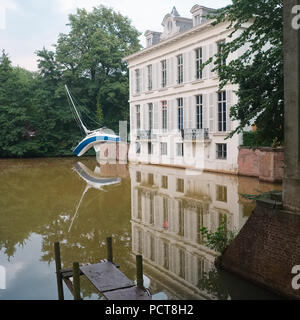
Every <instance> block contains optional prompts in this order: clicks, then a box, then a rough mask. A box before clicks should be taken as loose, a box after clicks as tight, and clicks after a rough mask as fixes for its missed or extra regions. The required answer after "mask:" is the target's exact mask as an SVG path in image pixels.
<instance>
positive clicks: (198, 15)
mask: <svg viewBox="0 0 300 320" xmlns="http://www.w3.org/2000/svg"><path fill="white" fill-rule="evenodd" d="M194 19H195V26H198V25H199V24H200V22H201V16H200V14H197V15H196V16H195V17H194Z"/></svg>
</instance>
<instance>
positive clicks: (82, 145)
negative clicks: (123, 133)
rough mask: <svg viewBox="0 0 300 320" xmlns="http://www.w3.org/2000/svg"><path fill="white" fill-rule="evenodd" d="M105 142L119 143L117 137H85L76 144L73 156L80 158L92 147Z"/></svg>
mask: <svg viewBox="0 0 300 320" xmlns="http://www.w3.org/2000/svg"><path fill="white" fill-rule="evenodd" d="M107 142H119V137H118V136H112V135H106V134H99V135H93V136H87V137H85V138H84V139H83V140H82V141H81V142H79V143H78V145H77V146H76V148H75V149H74V155H75V156H77V157H80V156H82V155H83V154H85V153H86V152H87V151H88V150H89V149H91V148H92V147H95V146H97V145H99V144H102V143H107Z"/></svg>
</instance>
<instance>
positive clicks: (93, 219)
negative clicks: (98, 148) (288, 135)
mask: <svg viewBox="0 0 300 320" xmlns="http://www.w3.org/2000/svg"><path fill="white" fill-rule="evenodd" d="M108 177H109V178H114V179H112V180H107V179H106V180H105V181H106V184H107V185H103V180H101V179H102V178H108ZM0 181H1V184H0V208H1V210H0V265H2V266H4V267H5V268H6V289H5V290H0V299H57V291H56V277H55V264H54V254H53V243H54V242H55V241H59V242H60V243H61V255H62V264H63V268H68V267H71V266H72V263H73V261H79V262H80V263H96V262H98V261H99V260H101V259H103V258H105V257H106V247H105V239H106V237H108V236H111V235H112V237H113V246H114V247H113V249H114V257H115V260H116V262H118V264H120V266H121V268H120V269H121V270H122V271H123V272H124V273H125V274H126V275H127V276H128V277H129V278H130V279H132V280H135V254H137V253H141V254H143V257H144V277H145V284H146V285H148V286H149V287H150V290H151V292H152V293H153V294H155V296H154V298H155V299H272V298H275V299H276V298H277V297H276V296H274V295H272V294H271V293H269V292H267V291H264V290H262V289H260V288H257V287H255V286H253V285H252V284H250V283H248V282H245V281H243V280H241V279H239V278H237V277H235V276H233V275H231V274H228V273H226V272H217V271H216V270H215V268H214V264H213V262H214V259H215V257H216V254H215V253H214V252H213V251H211V250H209V249H207V248H206V247H205V246H204V245H203V243H202V238H201V233H200V232H199V230H200V228H201V227H202V226H205V227H207V228H209V229H210V230H216V228H217V227H218V226H219V223H220V221H221V219H222V217H223V216H226V217H227V221H228V226H229V228H230V229H231V230H240V228H241V227H242V226H243V225H244V223H245V222H246V220H247V218H248V217H249V215H250V214H251V211H252V209H253V206H254V205H253V204H252V203H251V202H249V201H246V200H245V199H243V198H242V197H241V196H240V194H243V193H248V194H254V193H257V192H258V191H270V190H274V189H280V188H281V186H280V185H272V184H266V183H261V182H259V181H258V180H257V179H252V178H245V177H235V176H230V175H219V174H211V173H203V174H201V173H199V172H189V171H185V170H181V169H175V168H166V167H158V166H151V165H133V164H131V165H129V166H126V165H115V166H113V165H105V166H101V169H100V167H99V166H98V164H97V162H96V160H95V159H94V158H82V159H80V162H78V159H73V158H71V159H33V160H32V159H28V160H0ZM64 292H65V298H66V299H72V296H71V294H70V293H69V291H68V289H67V288H66V287H64ZM81 292H82V295H83V297H84V299H99V298H100V297H99V295H98V293H97V291H96V290H95V289H94V288H93V286H92V285H91V284H90V283H89V282H88V281H87V280H86V279H84V277H82V279H81Z"/></svg>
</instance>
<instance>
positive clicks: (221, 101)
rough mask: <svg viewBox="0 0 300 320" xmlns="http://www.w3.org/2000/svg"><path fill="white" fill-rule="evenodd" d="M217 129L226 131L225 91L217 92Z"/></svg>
mask: <svg viewBox="0 0 300 320" xmlns="http://www.w3.org/2000/svg"><path fill="white" fill-rule="evenodd" d="M218 131H219V132H225V131H227V94H226V91H220V92H218Z"/></svg>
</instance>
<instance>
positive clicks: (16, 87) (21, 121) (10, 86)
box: [0, 51, 37, 157]
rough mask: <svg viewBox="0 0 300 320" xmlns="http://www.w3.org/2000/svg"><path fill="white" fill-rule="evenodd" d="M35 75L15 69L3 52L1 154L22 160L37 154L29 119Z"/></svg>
mask: <svg viewBox="0 0 300 320" xmlns="http://www.w3.org/2000/svg"><path fill="white" fill-rule="evenodd" d="M33 82H34V76H33V73H31V72H28V71H26V70H24V69H21V68H14V67H13V66H12V64H11V61H10V59H9V57H8V55H7V54H6V53H5V52H4V51H3V52H2V56H1V57H0V137H1V138H0V155H1V156H2V157H11V156H14V157H21V156H23V155H24V154H26V153H31V152H35V150H36V147H37V146H36V144H35V143H34V142H32V140H31V136H32V135H34V128H33V127H32V123H31V119H30V106H31V97H32V90H31V89H32V86H33Z"/></svg>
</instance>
